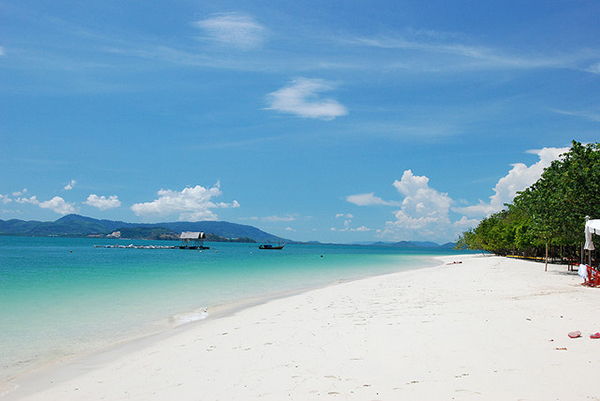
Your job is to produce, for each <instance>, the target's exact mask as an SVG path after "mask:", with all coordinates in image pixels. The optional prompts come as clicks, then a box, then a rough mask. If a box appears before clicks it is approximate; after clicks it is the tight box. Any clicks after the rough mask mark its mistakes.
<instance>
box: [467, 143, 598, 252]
mask: <svg viewBox="0 0 600 401" xmlns="http://www.w3.org/2000/svg"><path fill="white" fill-rule="evenodd" d="M586 216H589V217H590V218H592V219H600V144H598V143H593V144H586V145H582V144H581V143H579V142H576V141H573V143H572V147H571V149H570V150H569V151H568V152H567V153H565V154H563V155H561V157H560V158H559V159H557V160H554V161H553V162H552V163H551V165H550V166H549V167H548V168H546V169H545V170H544V172H543V173H542V176H541V178H540V179H539V180H538V181H536V182H535V183H534V184H533V185H531V186H530V187H529V188H527V189H525V190H524V191H521V192H518V193H517V195H516V196H515V198H514V199H513V202H512V203H511V204H505V209H504V210H502V211H500V212H497V213H494V214H492V215H490V216H488V217H487V218H485V219H483V220H482V221H481V222H480V223H479V225H478V226H477V227H475V228H473V229H471V230H468V231H466V232H464V233H463V234H462V235H461V236H460V237H459V240H458V242H457V246H456V247H457V248H458V249H472V250H485V251H488V252H492V253H495V254H498V255H504V256H505V255H513V254H514V255H520V256H524V257H546V256H547V255H548V254H549V256H550V257H554V258H574V259H579V258H580V257H581V252H582V243H583V242H584V241H585V238H584V237H585V235H584V228H585V221H586Z"/></svg>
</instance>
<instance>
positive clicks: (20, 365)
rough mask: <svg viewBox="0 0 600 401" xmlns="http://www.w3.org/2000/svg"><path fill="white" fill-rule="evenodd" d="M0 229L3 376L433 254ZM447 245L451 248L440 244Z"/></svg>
mask: <svg viewBox="0 0 600 401" xmlns="http://www.w3.org/2000/svg"><path fill="white" fill-rule="evenodd" d="M132 242H133V243H135V244H143V245H149V244H155V245H178V243H175V242H173V243H168V242H166V241H157V242H151V241H139V240H138V241H131V240H129V241H127V240H119V241H115V240H99V239H73V238H30V237H1V236H0V381H1V380H3V379H6V378H9V377H11V376H13V375H15V374H17V373H19V372H21V371H25V370H27V369H30V368H32V367H35V366H37V365H38V364H40V363H43V362H46V361H49V360H52V359H54V358H57V357H61V356H65V355H70V354H79V353H83V352H89V351H92V350H95V349H98V348H101V347H103V346H106V345H109V344H113V343H115V342H118V341H122V340H126V339H131V338H135V337H137V336H140V335H144V334H148V333H151V332H156V331H161V330H166V329H169V328H170V327H173V326H176V325H179V324H184V323H188V322H191V321H195V320H199V319H202V318H204V317H206V313H205V312H204V310H203V308H209V313H210V308H211V307H215V306H219V305H226V304H232V303H235V302H240V301H244V300H248V299H256V298H258V299H260V298H266V297H269V296H277V295H279V294H285V293H287V292H290V291H297V290H302V289H307V288H314V287H319V286H323V285H327V284H330V283H334V282H337V281H343V280H353V279H358V278H362V277H367V276H373V275H378V274H385V273H391V272H396V271H401V270H406V269H414V268H419V267H426V266H430V265H432V264H433V262H432V261H431V260H430V259H429V258H428V257H429V256H432V255H433V254H435V252H433V253H432V252H430V253H427V254H424V253H423V251H409V250H401V249H394V248H384V247H381V248H378V247H357V246H340V245H290V244H288V245H286V246H285V248H284V249H283V250H280V251H277V250H266V251H262V250H259V249H258V246H257V245H255V244H252V245H250V244H226V243H206V245H209V246H210V247H211V249H209V250H204V251H198V250H179V249H119V248H96V247H94V245H107V244H111V245H112V244H122V245H127V244H129V243H132ZM444 253H448V251H445V252H444Z"/></svg>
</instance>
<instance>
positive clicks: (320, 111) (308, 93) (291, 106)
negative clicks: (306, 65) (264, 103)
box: [267, 78, 348, 120]
mask: <svg viewBox="0 0 600 401" xmlns="http://www.w3.org/2000/svg"><path fill="white" fill-rule="evenodd" d="M334 88H335V86H334V85H333V84H332V83H330V82H328V81H325V80H322V79H309V78H297V79H295V80H293V81H292V82H291V83H290V84H289V85H287V86H285V87H283V88H281V89H279V90H278V91H275V92H272V93H270V94H269V95H268V101H269V103H270V107H268V108H267V109H269V110H276V111H279V112H282V113H289V114H294V115H297V116H300V117H304V118H318V119H323V120H332V119H334V118H336V117H341V116H345V115H346V114H348V110H347V109H346V107H344V106H343V105H341V104H340V103H339V102H338V101H337V100H335V99H328V98H325V99H323V98H320V96H319V94H320V93H322V92H328V91H331V90H333V89H334Z"/></svg>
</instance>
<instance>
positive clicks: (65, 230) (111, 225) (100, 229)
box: [0, 214, 283, 242]
mask: <svg viewBox="0 0 600 401" xmlns="http://www.w3.org/2000/svg"><path fill="white" fill-rule="evenodd" d="M136 228H137V229H143V230H141V231H144V230H145V231H151V230H150V229H152V228H156V229H159V228H163V229H168V230H170V231H172V232H173V233H174V234H177V236H178V235H179V233H181V232H182V231H202V232H205V233H207V234H208V233H210V234H214V235H215V236H216V237H221V238H223V239H237V238H246V239H250V240H253V241H256V242H267V241H268V242H273V241H277V240H279V237H277V236H276V235H273V234H269V233H267V232H265V231H262V230H260V229H258V228H256V227H253V226H247V225H242V224H236V223H229V222H226V221H198V222H165V223H152V224H148V223H127V222H124V221H115V220H99V219H95V218H92V217H86V216H81V215H78V214H69V215H66V216H63V217H61V218H59V219H58V220H55V221H51V222H43V221H36V220H30V221H25V220H19V219H12V220H0V234H4V235H11V234H12V235H32V236H65V237H69V236H75V237H89V236H96V237H98V236H103V235H104V236H106V235H109V234H111V233H112V232H114V231H118V230H121V229H136ZM141 238H144V237H141ZM138 239H139V238H138ZM169 239H172V238H169ZM213 239H214V238H213ZM282 240H283V239H282Z"/></svg>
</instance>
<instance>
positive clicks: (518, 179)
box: [455, 148, 569, 217]
mask: <svg viewBox="0 0 600 401" xmlns="http://www.w3.org/2000/svg"><path fill="white" fill-rule="evenodd" d="M568 151H569V148H543V149H541V150H530V151H528V153H532V154H535V155H538V156H539V158H540V160H539V161H538V162H537V163H535V164H532V165H531V166H529V167H528V166H527V165H525V164H523V163H515V164H513V165H512V169H511V170H510V171H509V172H508V174H507V175H506V176H504V177H502V178H500V180H498V183H497V184H496V186H495V187H494V195H492V196H490V200H489V202H484V201H482V200H480V201H479V204H477V205H473V206H467V207H462V208H456V209H455V210H456V211H457V212H459V213H464V214H466V215H467V216H469V217H486V216H489V215H490V214H492V213H495V212H498V211H500V210H502V209H504V204H505V203H510V202H512V200H513V199H514V197H515V195H516V194H517V192H519V191H523V190H524V189H526V188H527V187H529V186H531V185H532V184H533V183H535V182H536V181H537V180H538V179H539V178H540V177H541V176H542V173H543V172H544V169H545V168H547V167H548V166H550V163H552V161H553V160H556V159H558V158H559V156H560V155H561V154H563V153H566V152H568Z"/></svg>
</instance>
